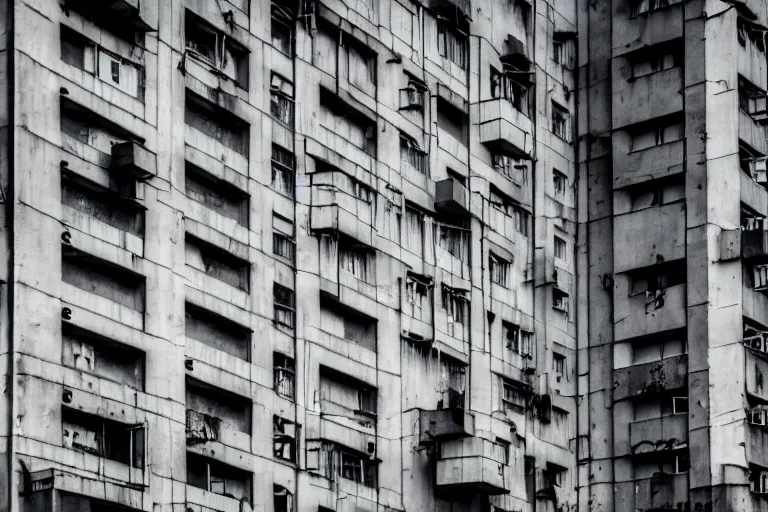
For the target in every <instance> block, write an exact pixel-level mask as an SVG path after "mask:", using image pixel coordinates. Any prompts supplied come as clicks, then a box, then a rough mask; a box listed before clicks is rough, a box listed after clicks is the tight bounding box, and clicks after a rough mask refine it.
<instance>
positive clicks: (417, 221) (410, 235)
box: [403, 208, 424, 256]
mask: <svg viewBox="0 0 768 512" xmlns="http://www.w3.org/2000/svg"><path fill="white" fill-rule="evenodd" d="M422 217H423V215H422V214H421V213H420V212H418V211H416V210H412V209H410V208H406V209H405V233H404V240H403V242H404V245H405V248H406V249H408V250H409V251H410V252H412V253H413V254H415V255H417V256H422V255H423V253H424V249H423V243H424V242H423V241H424V236H423V230H424V219H423V218H422Z"/></svg>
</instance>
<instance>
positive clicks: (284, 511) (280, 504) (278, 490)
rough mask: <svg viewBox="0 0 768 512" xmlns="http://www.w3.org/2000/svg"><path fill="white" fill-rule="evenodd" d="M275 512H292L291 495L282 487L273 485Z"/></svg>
mask: <svg viewBox="0 0 768 512" xmlns="http://www.w3.org/2000/svg"><path fill="white" fill-rule="evenodd" d="M272 492H273V498H272V499H273V500H274V505H275V512H293V494H291V492H290V491H289V490H288V489H286V488H285V487H283V486H282V485H273V486H272Z"/></svg>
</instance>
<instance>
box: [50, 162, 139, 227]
mask: <svg viewBox="0 0 768 512" xmlns="http://www.w3.org/2000/svg"><path fill="white" fill-rule="evenodd" d="M111 185H112V184H111ZM114 185H115V187H114V188H122V185H123V184H118V183H115V184H114ZM128 188H130V189H131V190H128V191H127V192H128V193H129V194H130V192H131V191H132V190H133V191H135V188H136V187H135V185H134V186H132V187H130V186H129V187H128ZM61 205H62V207H63V208H62V221H64V222H66V223H68V224H71V223H73V222H76V221H75V220H74V219H72V217H74V216H76V215H79V214H86V215H87V216H88V217H89V218H90V219H92V220H95V221H97V222H103V223H104V224H107V225H109V226H112V227H113V228H116V229H118V230H120V231H125V232H127V233H131V234H133V235H135V236H137V237H139V238H144V211H145V208H144V207H143V206H142V205H141V204H139V203H138V202H136V201H133V200H132V199H130V197H126V196H125V195H124V194H123V193H120V192H118V191H117V190H114V189H110V188H107V187H104V186H102V185H99V184H97V183H95V182H93V181H91V180H88V179H85V178H83V177H81V176H80V175H78V174H75V173H73V172H69V171H62V173H61Z"/></svg>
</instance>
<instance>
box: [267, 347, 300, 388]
mask: <svg viewBox="0 0 768 512" xmlns="http://www.w3.org/2000/svg"><path fill="white" fill-rule="evenodd" d="M272 366H273V368H274V377H275V392H277V394H278V395H280V396H282V397H285V398H288V399H289V400H293V398H294V396H295V395H294V389H295V382H296V363H295V362H294V360H293V358H292V357H288V356H286V355H283V354H280V353H279V352H275V353H274V354H273V356H272Z"/></svg>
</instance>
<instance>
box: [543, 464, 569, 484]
mask: <svg viewBox="0 0 768 512" xmlns="http://www.w3.org/2000/svg"><path fill="white" fill-rule="evenodd" d="M566 471H567V470H566V469H565V468H564V467H562V466H558V465H557V464H552V463H551V462H548V463H547V468H546V469H545V470H544V471H543V473H544V474H543V476H544V486H545V487H548V488H553V487H562V486H563V482H564V480H565V472H566Z"/></svg>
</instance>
